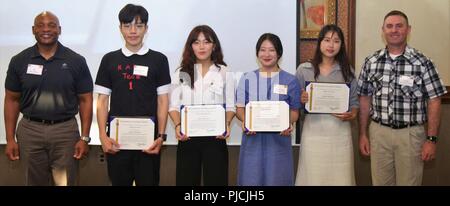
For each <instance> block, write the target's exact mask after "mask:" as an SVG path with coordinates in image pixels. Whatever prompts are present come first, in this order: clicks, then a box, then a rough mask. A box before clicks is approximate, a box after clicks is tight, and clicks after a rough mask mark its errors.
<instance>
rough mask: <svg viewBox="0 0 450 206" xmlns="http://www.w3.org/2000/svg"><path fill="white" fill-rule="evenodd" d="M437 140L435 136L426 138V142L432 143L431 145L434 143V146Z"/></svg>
mask: <svg viewBox="0 0 450 206" xmlns="http://www.w3.org/2000/svg"><path fill="white" fill-rule="evenodd" d="M437 139H438V137H437V136H427V140H428V141H430V142H432V143H435V144H436V142H437Z"/></svg>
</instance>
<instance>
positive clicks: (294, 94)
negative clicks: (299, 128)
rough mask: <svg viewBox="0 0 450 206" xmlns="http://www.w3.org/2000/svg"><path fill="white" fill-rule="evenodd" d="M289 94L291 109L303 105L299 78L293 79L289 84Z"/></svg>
mask: <svg viewBox="0 0 450 206" xmlns="http://www.w3.org/2000/svg"><path fill="white" fill-rule="evenodd" d="M288 94H289V102H288V104H289V108H290V109H299V108H300V107H301V104H300V84H299V83H298V81H297V79H293V80H292V81H291V83H290V84H289V88H288Z"/></svg>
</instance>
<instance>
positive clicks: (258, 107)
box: [245, 101, 289, 132]
mask: <svg viewBox="0 0 450 206" xmlns="http://www.w3.org/2000/svg"><path fill="white" fill-rule="evenodd" d="M288 128H289V105H288V104H287V103H286V102H284V101H251V102H249V103H248V104H247V105H245V129H246V130H248V131H255V132H280V131H283V130H286V129H288Z"/></svg>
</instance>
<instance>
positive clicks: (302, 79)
mask: <svg viewBox="0 0 450 206" xmlns="http://www.w3.org/2000/svg"><path fill="white" fill-rule="evenodd" d="M302 69H303V67H302V65H300V66H299V67H298V68H297V71H296V72H295V76H296V77H297V80H298V84H299V87H300V96H299V97H301V96H302V91H303V90H304V89H305V87H306V83H305V77H304V76H303V72H302ZM304 106H305V105H303V104H301V102H300V108H304Z"/></svg>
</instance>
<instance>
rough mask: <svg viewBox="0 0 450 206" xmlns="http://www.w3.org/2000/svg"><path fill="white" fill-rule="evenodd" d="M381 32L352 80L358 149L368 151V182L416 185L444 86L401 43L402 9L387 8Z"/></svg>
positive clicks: (432, 150) (431, 153) (405, 28)
mask: <svg viewBox="0 0 450 206" xmlns="http://www.w3.org/2000/svg"><path fill="white" fill-rule="evenodd" d="M382 32H383V35H384V38H385V40H386V42H387V46H386V48H385V49H382V50H379V51H377V52H375V53H374V54H373V55H371V56H369V57H367V58H366V60H365V62H364V65H363V68H362V71H361V74H360V76H359V81H358V95H359V96H360V97H359V101H360V118H359V126H360V135H359V148H360V151H361V153H362V154H363V155H366V156H369V155H370V156H371V169H372V183H373V185H421V184H422V174H423V164H424V162H425V161H430V160H433V159H434V158H435V154H436V141H437V135H438V131H439V119H440V116H439V114H440V107H441V98H440V96H442V95H444V94H445V93H447V91H446V89H445V87H444V86H443V84H442V81H441V80H440V78H439V75H438V72H437V70H436V68H435V65H434V64H433V62H431V60H430V59H428V58H427V57H426V56H425V55H423V54H422V53H420V52H419V51H417V50H415V49H414V48H411V47H409V46H408V45H407V37H408V35H409V33H410V32H411V26H410V25H409V23H408V17H407V16H406V15H405V14H404V13H403V12H401V11H396V10H394V11H391V12H389V13H388V14H387V15H386V16H385V18H384V23H383V27H382ZM369 114H370V117H371V119H372V123H371V124H370V127H369V135H367V127H368V122H369V121H368V120H369ZM427 122H428V127H427V131H425V128H424V124H425V123H427ZM368 136H370V143H369V138H368Z"/></svg>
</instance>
